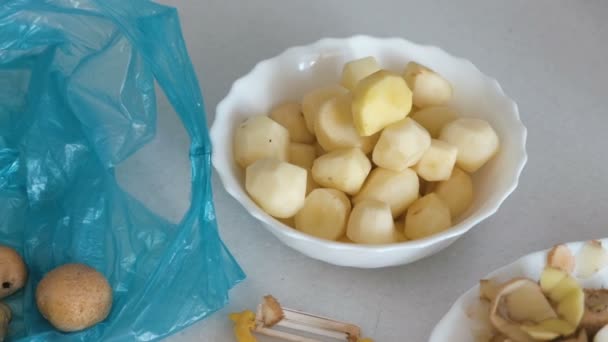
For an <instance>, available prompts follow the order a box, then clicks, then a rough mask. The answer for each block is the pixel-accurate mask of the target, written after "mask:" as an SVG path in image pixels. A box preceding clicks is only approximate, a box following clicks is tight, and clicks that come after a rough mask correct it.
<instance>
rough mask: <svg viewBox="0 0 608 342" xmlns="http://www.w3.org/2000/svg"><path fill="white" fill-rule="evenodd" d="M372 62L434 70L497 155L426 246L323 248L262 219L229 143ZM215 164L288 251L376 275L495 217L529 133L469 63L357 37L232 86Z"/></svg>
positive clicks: (319, 47)
mask: <svg viewBox="0 0 608 342" xmlns="http://www.w3.org/2000/svg"><path fill="white" fill-rule="evenodd" d="M365 56H374V57H376V59H377V60H378V62H379V63H380V64H381V66H382V67H384V68H386V69H389V70H394V71H396V72H399V73H400V72H401V71H402V69H403V68H404V66H405V64H406V63H407V62H409V61H412V60H413V61H417V62H420V63H421V64H424V65H427V66H429V67H430V68H432V69H434V70H436V71H437V72H439V73H440V74H441V75H443V76H444V77H445V78H447V79H448V80H449V81H450V82H451V83H452V85H453V88H454V96H453V99H452V100H451V101H450V103H449V105H450V106H452V107H454V108H456V109H457V110H458V111H459V112H460V113H461V114H462V115H463V116H470V117H478V118H483V119H486V120H488V121H489V122H490V123H491V124H492V126H493V127H494V128H495V129H496V131H497V133H498V135H499V137H500V140H501V149H500V152H499V153H498V154H497V155H496V157H495V158H494V159H492V161H491V162H489V163H488V164H487V165H485V166H484V167H483V168H482V169H481V170H480V171H479V172H477V173H476V174H475V175H474V177H473V181H474V186H475V189H476V195H475V200H474V203H473V204H472V206H471V208H470V209H469V210H468V212H467V213H465V214H464V215H463V218H462V219H461V220H460V221H458V222H456V224H455V225H454V226H453V227H452V228H450V229H448V230H446V231H444V232H442V233H439V234H436V235H433V236H430V237H428V238H425V239H421V240H416V241H408V242H403V243H399V244H391V245H375V246H364V245H354V244H345V243H339V242H331V241H325V240H321V239H317V238H315V237H312V236H309V235H306V234H303V233H300V232H299V231H297V230H295V229H292V228H290V227H288V226H286V225H284V224H282V223H280V222H279V221H277V220H275V219H274V218H272V217H271V216H270V215H268V214H266V213H264V212H263V211H262V210H261V209H260V208H259V207H258V206H257V205H256V204H255V203H254V202H253V201H252V200H251V199H250V198H249V196H248V195H247V193H246V192H245V188H244V172H243V171H242V170H241V169H240V168H239V167H238V166H237V164H236V163H235V162H234V159H233V156H232V139H233V133H234V130H235V128H236V126H237V125H238V124H239V123H240V122H241V121H243V119H245V118H246V117H248V116H252V115H256V114H264V113H268V111H269V110H270V109H271V108H272V107H273V106H274V105H276V104H278V103H280V102H282V101H285V100H300V99H301V98H302V96H303V95H304V94H305V93H306V92H308V91H309V90H311V89H313V88H316V87H319V86H324V85H328V84H335V83H338V82H339V79H340V74H341V71H342V67H343V65H344V63H346V62H348V61H350V60H352V59H356V58H361V57H365ZM211 140H212V143H213V148H214V150H213V165H214V167H215V169H216V170H217V172H218V174H219V176H220V178H221V181H222V183H223V184H224V187H225V188H226V191H228V193H229V194H230V195H232V196H233V197H234V198H235V199H236V200H238V201H239V202H240V203H241V204H242V205H243V206H244V207H245V209H247V211H248V212H249V213H250V214H251V215H253V216H254V217H255V218H257V219H258V220H260V221H261V222H262V223H263V224H264V226H265V227H266V228H267V229H268V230H269V231H270V232H271V233H272V234H274V235H275V236H276V237H277V238H279V239H280V240H281V241H283V242H284V243H285V244H286V245H288V246H290V247H292V248H294V249H296V250H298V251H300V252H302V253H304V254H306V255H308V256H310V257H312V258H315V259H319V260H323V261H326V262H328V263H331V264H335V265H341V266H352V267H361V268H375V267H384V266H392V265H400V264H406V263H410V262H413V261H415V260H418V259H421V258H423V257H426V256H428V255H431V254H434V253H437V252H438V251H440V250H442V249H443V248H445V247H447V246H449V245H450V244H451V243H452V242H454V241H455V240H456V239H457V238H458V237H460V236H461V235H463V234H464V233H466V232H467V231H468V230H469V229H471V228H472V227H473V226H475V225H476V224H478V223H479V222H481V221H482V220H484V219H485V218H487V217H488V216H490V215H492V214H493V213H494V212H496V210H497V209H498V207H499V206H500V204H501V203H502V202H503V201H504V200H505V198H507V196H508V195H509V194H510V193H511V192H512V191H513V190H514V189H515V188H516V186H517V182H518V179H519V175H520V173H521V171H522V169H523V167H524V165H525V163H526V160H527V155H526V149H525V142H526V128H525V127H524V125H523V124H522V122H521V121H520V119H519V113H518V110H517V106H516V104H515V103H514V102H513V101H512V100H511V99H510V98H508V97H507V96H506V95H505V94H504V92H503V91H502V89H501V87H500V85H499V84H498V82H496V80H494V79H492V78H489V77H487V76H485V75H484V74H482V73H481V71H479V69H477V68H476V67H475V66H474V65H473V64H472V63H471V62H469V61H467V60H465V59H462V58H457V57H454V56H451V55H449V54H447V53H446V52H444V51H443V50H441V49H439V48H437V47H433V46H423V45H417V44H414V43H411V42H408V41H406V40H403V39H399V38H388V39H381V38H372V37H367V36H355V37H351V38H345V39H322V40H320V41H318V42H316V43H314V44H312V45H307V46H299V47H293V48H290V49H287V50H286V51H285V52H283V53H282V54H280V55H278V56H276V57H274V58H271V59H268V60H265V61H262V62H260V63H258V64H257V65H256V66H255V67H254V68H253V70H251V72H249V73H248V74H247V75H245V76H243V77H242V78H240V79H238V80H237V81H236V82H234V84H233V86H232V88H231V89H230V92H229V93H228V95H227V96H226V97H225V98H224V99H223V100H222V101H221V102H220V103H219V104H218V106H217V110H216V114H215V121H214V123H213V126H212V127H211Z"/></svg>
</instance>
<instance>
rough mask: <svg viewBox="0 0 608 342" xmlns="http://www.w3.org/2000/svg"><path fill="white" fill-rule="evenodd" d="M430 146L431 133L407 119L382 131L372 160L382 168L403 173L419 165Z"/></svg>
mask: <svg viewBox="0 0 608 342" xmlns="http://www.w3.org/2000/svg"><path fill="white" fill-rule="evenodd" d="M430 146H431V136H430V135H429V133H428V132H427V131H426V130H425V129H424V128H423V127H422V126H420V125H419V124H418V123H416V121H414V120H412V119H410V118H405V119H403V120H401V121H399V122H396V123H394V124H391V125H389V126H387V127H386V128H385V129H384V130H383V131H382V133H381V134H380V139H378V142H377V143H376V146H375V147H374V152H373V154H372V160H373V161H374V163H375V164H376V165H378V166H380V167H383V168H386V169H389V170H393V171H401V170H405V169H406V168H408V167H410V166H413V165H415V164H416V163H418V161H419V160H420V158H422V156H423V155H424V153H425V152H426V150H427V149H428V148H429V147H430Z"/></svg>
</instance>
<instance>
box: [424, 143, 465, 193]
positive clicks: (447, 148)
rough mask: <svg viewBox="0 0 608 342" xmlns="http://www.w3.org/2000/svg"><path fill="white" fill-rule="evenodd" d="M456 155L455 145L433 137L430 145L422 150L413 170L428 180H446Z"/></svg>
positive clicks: (450, 172)
mask: <svg viewBox="0 0 608 342" xmlns="http://www.w3.org/2000/svg"><path fill="white" fill-rule="evenodd" d="M457 155H458V149H456V147H455V146H452V145H450V144H448V143H446V142H444V141H441V140H436V139H433V140H432V141H431V147H429V148H428V149H427V150H426V152H424V155H423V156H422V158H421V159H420V161H419V162H418V164H416V166H414V170H416V173H418V175H419V176H420V177H422V178H424V180H426V181H429V182H436V181H443V180H447V179H449V178H450V175H451V174H452V169H453V168H454V164H455V163H456V158H457Z"/></svg>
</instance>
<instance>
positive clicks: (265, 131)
mask: <svg viewBox="0 0 608 342" xmlns="http://www.w3.org/2000/svg"><path fill="white" fill-rule="evenodd" d="M233 152H234V159H235V160H236V162H237V163H238V164H239V165H240V166H241V167H247V166H249V165H251V164H252V163H253V162H255V161H257V160H259V159H264V158H274V159H278V160H281V161H287V158H288V156H289V131H287V129H286V128H285V127H283V126H281V125H279V124H278V123H276V122H275V121H274V120H272V119H270V118H269V117H267V116H265V115H257V116H252V117H250V118H247V119H246V120H245V121H243V122H242V123H241V124H240V125H239V126H238V127H237V129H236V132H235V135H234V151H233Z"/></svg>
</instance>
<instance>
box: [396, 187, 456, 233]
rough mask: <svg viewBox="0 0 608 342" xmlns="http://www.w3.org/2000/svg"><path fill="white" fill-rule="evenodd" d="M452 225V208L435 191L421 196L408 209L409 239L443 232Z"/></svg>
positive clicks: (406, 220) (406, 227)
mask: <svg viewBox="0 0 608 342" xmlns="http://www.w3.org/2000/svg"><path fill="white" fill-rule="evenodd" d="M451 226H452V219H451V217H450V208H448V206H447V205H446V204H445V203H443V201H442V200H441V199H440V198H439V197H438V196H437V195H436V194H434V193H430V194H428V195H426V196H424V197H421V198H419V199H418V200H417V201H416V202H414V203H413V204H412V205H410V207H409V208H408V210H407V215H406V216H405V237H406V238H408V239H409V240H415V239H422V238H424V237H427V236H430V235H433V234H436V233H439V232H442V231H444V230H446V229H448V228H450V227H451Z"/></svg>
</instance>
